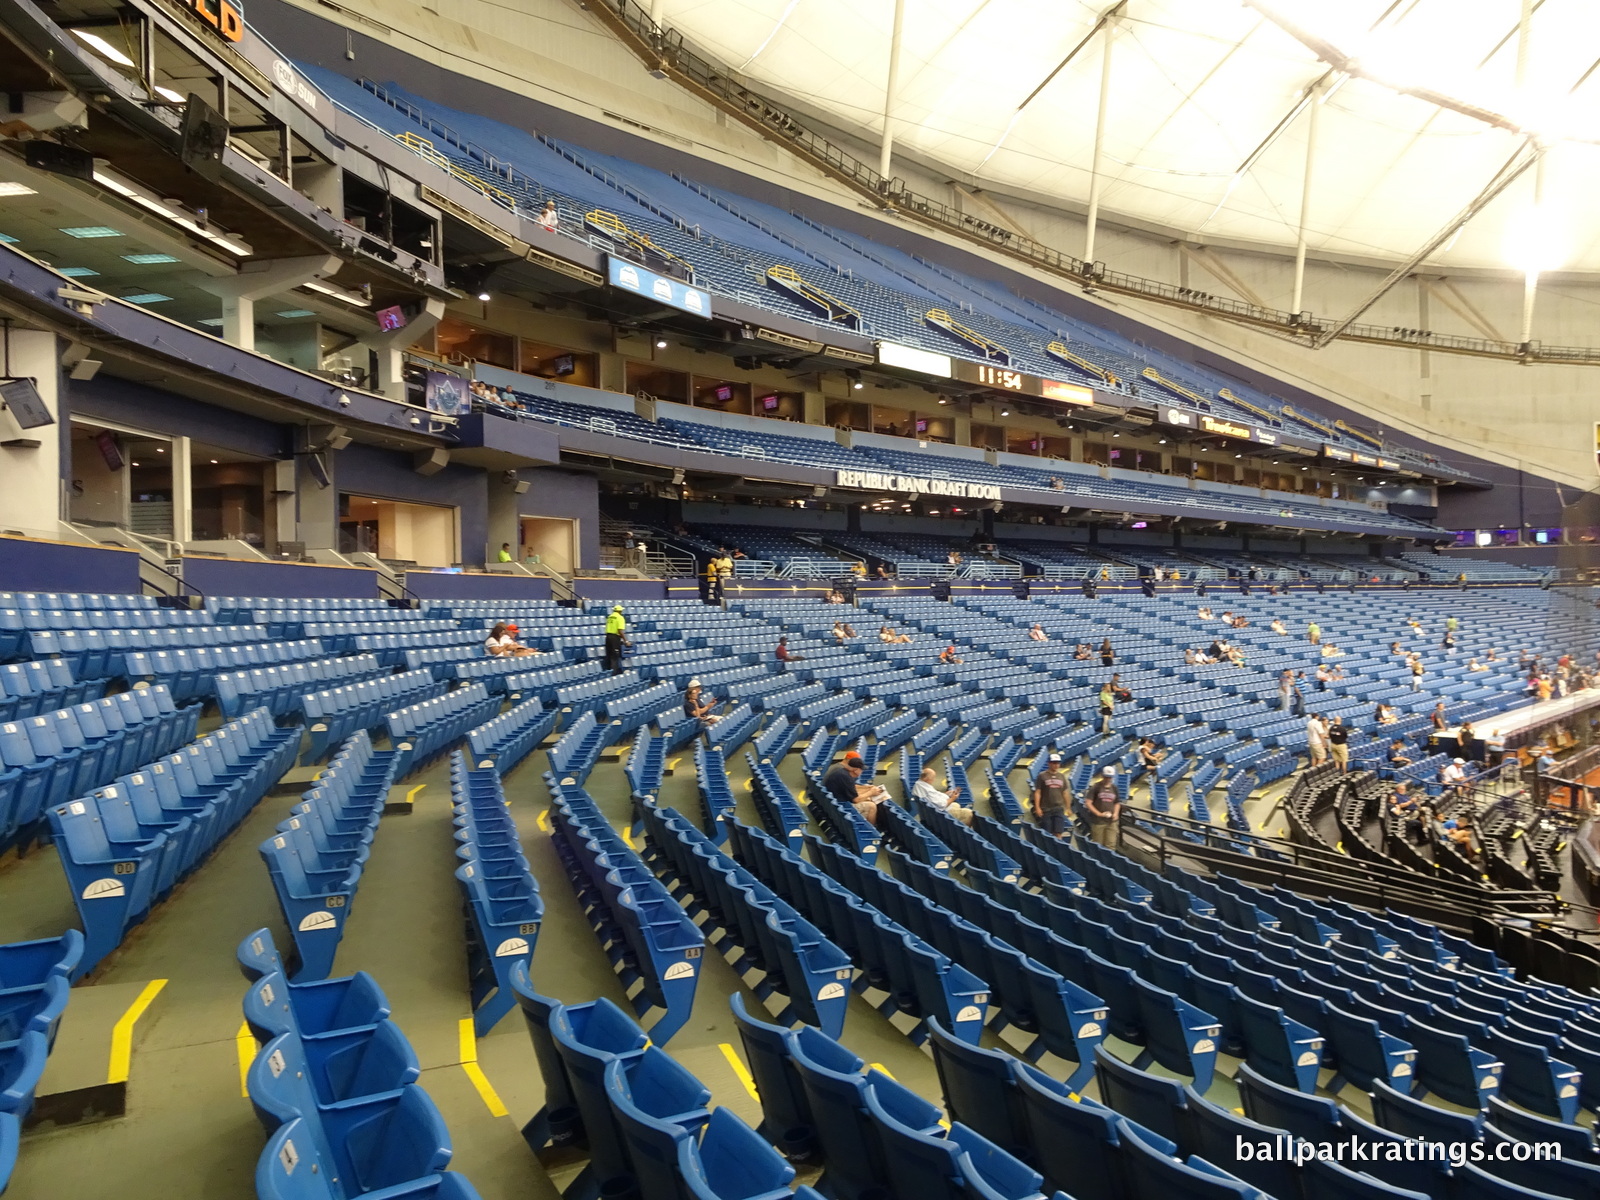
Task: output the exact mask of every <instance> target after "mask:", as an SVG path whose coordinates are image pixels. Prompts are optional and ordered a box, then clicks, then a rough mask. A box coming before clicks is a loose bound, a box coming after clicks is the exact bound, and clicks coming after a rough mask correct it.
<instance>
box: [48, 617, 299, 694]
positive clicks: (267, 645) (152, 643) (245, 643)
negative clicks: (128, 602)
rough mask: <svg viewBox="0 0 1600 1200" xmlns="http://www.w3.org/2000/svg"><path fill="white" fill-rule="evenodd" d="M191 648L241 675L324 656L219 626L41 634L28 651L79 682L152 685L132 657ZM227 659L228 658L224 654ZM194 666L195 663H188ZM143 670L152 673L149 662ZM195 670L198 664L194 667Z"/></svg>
mask: <svg viewBox="0 0 1600 1200" xmlns="http://www.w3.org/2000/svg"><path fill="white" fill-rule="evenodd" d="M189 647H195V648H198V649H202V650H206V651H208V652H209V654H208V656H207V657H206V659H205V662H206V663H207V669H210V670H225V671H226V670H235V669H237V668H239V667H253V666H265V665H266V664H268V663H275V662H283V661H285V660H286V659H290V658H311V657H313V656H315V655H317V654H320V653H321V647H320V646H317V645H315V644H314V643H313V644H312V645H311V646H309V647H306V648H305V649H304V650H303V651H295V650H294V649H293V648H291V652H290V653H283V652H282V651H283V647H281V646H279V645H277V644H275V643H271V642H268V641H267V631H266V628H265V627H264V626H261V625H248V626H239V627H237V628H229V629H221V628H217V627H215V626H205V625H200V626H192V627H185V628H173V629H72V630H65V631H60V632H44V631H39V632H35V633H33V634H32V635H31V636H30V637H29V638H28V645H27V646H25V647H23V650H24V651H25V652H27V653H30V654H31V655H32V656H33V657H34V658H36V659H39V658H60V659H61V660H62V661H63V662H64V663H65V664H66V665H67V666H68V667H69V668H71V670H72V673H73V675H74V676H75V677H76V678H78V679H105V678H121V677H124V676H128V677H131V678H133V679H134V680H136V681H137V680H143V681H144V682H148V683H155V682H164V683H167V684H168V685H169V686H170V685H171V684H172V683H173V682H174V681H173V680H171V679H163V680H157V679H156V678H155V677H154V675H153V674H152V673H151V672H150V671H149V670H148V669H147V670H146V671H145V673H144V674H140V675H133V674H132V668H131V667H130V665H129V662H128V659H129V656H131V655H133V654H138V653H145V652H149V651H156V650H181V649H187V648H189ZM224 651H226V652H227V653H226V654H224V653H223V652H224ZM184 661H185V662H190V661H191V660H187V659H186V660H184ZM139 665H141V666H145V667H147V668H148V661H147V660H144V659H141V660H139ZM191 666H192V663H191Z"/></svg>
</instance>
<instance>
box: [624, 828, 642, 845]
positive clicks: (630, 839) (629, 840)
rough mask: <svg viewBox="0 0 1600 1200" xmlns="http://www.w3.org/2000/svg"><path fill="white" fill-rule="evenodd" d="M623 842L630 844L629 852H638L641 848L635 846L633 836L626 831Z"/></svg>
mask: <svg viewBox="0 0 1600 1200" xmlns="http://www.w3.org/2000/svg"><path fill="white" fill-rule="evenodd" d="M622 840H623V841H624V842H626V843H627V844H628V849H629V850H637V849H638V848H639V847H638V846H636V845H634V844H633V835H632V834H630V833H629V832H628V831H627V830H626V829H624V830H623V831H622Z"/></svg>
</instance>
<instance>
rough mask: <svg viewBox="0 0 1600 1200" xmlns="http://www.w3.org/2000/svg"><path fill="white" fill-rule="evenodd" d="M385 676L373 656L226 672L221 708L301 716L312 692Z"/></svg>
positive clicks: (219, 686)
mask: <svg viewBox="0 0 1600 1200" xmlns="http://www.w3.org/2000/svg"><path fill="white" fill-rule="evenodd" d="M385 673H386V672H385V671H384V670H383V668H382V667H381V666H380V665H379V662H378V660H377V658H376V657H374V656H373V655H371V654H356V655H352V656H351V657H349V658H319V659H313V660H311V661H310V662H298V663H287V664H284V665H283V666H275V667H251V668H250V669H248V670H244V671H225V672H223V673H222V674H220V675H218V676H217V678H216V685H215V686H216V694H217V706H218V707H219V708H221V709H222V712H223V715H224V716H229V717H236V716H238V715H239V714H240V713H242V712H246V711H248V710H249V709H252V708H259V707H261V706H262V705H265V706H266V708H267V710H268V711H269V712H271V713H272V715H273V716H275V717H287V716H292V715H298V714H299V713H300V711H301V704H300V697H301V696H303V695H305V694H306V693H308V692H317V691H322V690H323V689H325V688H327V687H328V686H330V685H341V684H343V685H348V684H352V683H360V682H362V681H364V680H368V679H375V678H377V677H378V676H379V675H381V674H385Z"/></svg>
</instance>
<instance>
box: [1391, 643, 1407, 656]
mask: <svg viewBox="0 0 1600 1200" xmlns="http://www.w3.org/2000/svg"><path fill="white" fill-rule="evenodd" d="M1389 653H1390V654H1404V653H1405V648H1404V647H1402V646H1401V645H1400V643H1399V642H1390V643H1389Z"/></svg>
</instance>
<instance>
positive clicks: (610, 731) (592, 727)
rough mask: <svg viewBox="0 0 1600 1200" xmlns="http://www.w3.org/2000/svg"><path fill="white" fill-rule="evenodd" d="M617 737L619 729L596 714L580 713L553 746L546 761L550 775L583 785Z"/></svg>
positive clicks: (591, 712)
mask: <svg viewBox="0 0 1600 1200" xmlns="http://www.w3.org/2000/svg"><path fill="white" fill-rule="evenodd" d="M616 736H617V730H616V727H615V726H613V725H611V724H610V723H609V722H606V721H602V720H600V719H599V718H597V717H596V716H595V715H594V713H593V711H584V712H581V713H579V714H578V716H577V718H576V719H574V720H573V722H572V723H571V724H570V725H568V726H567V728H566V730H565V732H563V733H562V735H561V737H560V739H559V740H558V741H557V742H556V744H555V745H554V746H551V747H550V752H549V754H548V755H547V756H546V760H547V763H548V765H549V768H550V770H551V772H553V773H554V774H556V775H558V776H560V777H561V778H562V779H563V780H567V779H570V780H571V781H572V782H573V783H575V784H577V785H578V786H580V787H581V786H583V782H584V780H586V779H588V778H589V772H590V771H592V770H594V767H595V764H596V763H597V762H599V761H600V752H601V751H602V750H604V749H605V748H606V747H607V746H609V745H610V744H611V743H612V742H613V741H615V740H616Z"/></svg>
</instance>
